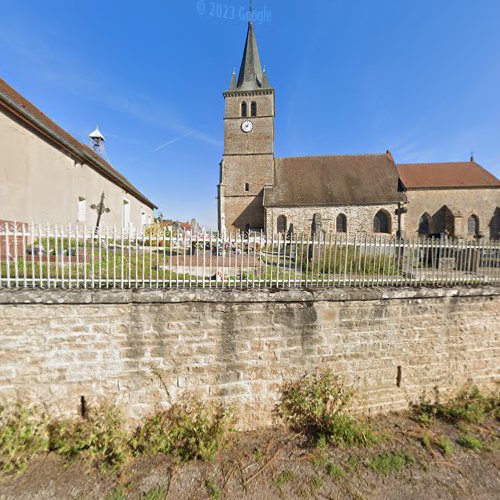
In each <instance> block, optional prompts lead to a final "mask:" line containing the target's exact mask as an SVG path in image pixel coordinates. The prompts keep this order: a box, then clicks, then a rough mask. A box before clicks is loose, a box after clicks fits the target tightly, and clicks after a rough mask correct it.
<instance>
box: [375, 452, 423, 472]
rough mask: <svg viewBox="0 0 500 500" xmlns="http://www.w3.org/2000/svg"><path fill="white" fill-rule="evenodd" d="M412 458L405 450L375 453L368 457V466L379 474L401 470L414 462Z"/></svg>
mask: <svg viewBox="0 0 500 500" xmlns="http://www.w3.org/2000/svg"><path fill="white" fill-rule="evenodd" d="M414 461H415V460H414V458H413V457H412V456H411V455H410V454H409V453H407V452H404V451H394V452H388V453H382V454H380V455H376V456H374V457H372V458H371V459H370V468H371V469H372V470H373V471H374V472H376V473H377V474H379V475H381V476H389V475H391V474H396V473H400V472H402V471H403V470H404V469H405V468H407V467H409V466H410V465H412V464H413V463H414Z"/></svg>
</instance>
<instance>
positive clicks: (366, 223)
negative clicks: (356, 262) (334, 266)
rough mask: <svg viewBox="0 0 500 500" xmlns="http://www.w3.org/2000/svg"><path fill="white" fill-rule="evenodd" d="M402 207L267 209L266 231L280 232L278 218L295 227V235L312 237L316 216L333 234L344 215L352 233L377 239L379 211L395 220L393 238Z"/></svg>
mask: <svg viewBox="0 0 500 500" xmlns="http://www.w3.org/2000/svg"><path fill="white" fill-rule="evenodd" d="M397 208H398V205H397V204H396V203H394V204H390V205H362V206H329V207H327V206H317V207H272V208H266V229H267V230H268V231H273V232H276V231H277V220H278V217H280V216H282V215H284V216H285V217H286V219H287V227H290V224H293V228H294V231H295V232H298V233H302V232H303V233H304V234H310V233H311V226H312V221H313V217H314V214H316V213H319V214H321V219H322V228H323V229H324V230H325V231H326V232H329V233H334V232H335V229H336V221H337V216H338V215H339V214H344V215H345V216H346V217H347V230H348V232H349V233H364V234H368V235H373V234H374V232H373V221H374V218H375V214H376V213H377V212H378V211H379V210H385V211H386V212H387V213H388V214H389V215H390V217H391V222H392V223H391V229H392V234H396V231H397V230H398V219H397V215H396V214H395V212H396V210H397Z"/></svg>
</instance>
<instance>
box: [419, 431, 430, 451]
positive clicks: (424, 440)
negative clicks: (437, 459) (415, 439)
mask: <svg viewBox="0 0 500 500" xmlns="http://www.w3.org/2000/svg"><path fill="white" fill-rule="evenodd" d="M420 441H421V443H422V446H423V447H424V448H425V449H426V450H427V451H431V450H432V438H431V436H430V434H429V433H428V432H426V433H425V434H424V435H423V436H422V437H421V438H420Z"/></svg>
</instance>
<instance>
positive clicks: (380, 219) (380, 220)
mask: <svg viewBox="0 0 500 500" xmlns="http://www.w3.org/2000/svg"><path fill="white" fill-rule="evenodd" d="M373 231H374V232H376V233H386V234H391V216H390V215H389V214H388V213H387V212H386V211H385V210H379V211H378V212H377V214H376V215H375V219H374V220H373Z"/></svg>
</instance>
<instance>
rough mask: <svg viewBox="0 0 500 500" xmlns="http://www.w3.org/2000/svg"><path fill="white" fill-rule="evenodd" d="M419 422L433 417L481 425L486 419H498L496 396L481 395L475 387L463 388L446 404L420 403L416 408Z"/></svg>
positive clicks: (499, 413) (499, 416)
mask: <svg viewBox="0 0 500 500" xmlns="http://www.w3.org/2000/svg"><path fill="white" fill-rule="evenodd" d="M416 410H417V411H418V412H419V413H420V416H419V418H420V420H421V421H429V420H430V419H432V418H433V417H436V418H439V419H441V420H445V421H448V422H451V423H455V424H456V423H459V422H469V423H474V424H477V423H481V422H483V421H484V420H485V419H487V418H497V419H498V418H500V404H499V398H498V395H490V396H485V395H483V394H482V393H481V392H480V391H479V389H478V388H477V387H471V388H465V389H464V390H462V391H461V392H460V393H459V394H458V395H457V396H456V397H454V398H453V399H450V400H449V401H447V402H446V403H441V402H439V400H438V401H437V402H436V403H430V402H428V401H422V402H421V403H420V404H419V405H417V406H416Z"/></svg>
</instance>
